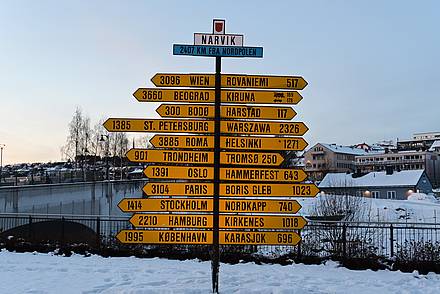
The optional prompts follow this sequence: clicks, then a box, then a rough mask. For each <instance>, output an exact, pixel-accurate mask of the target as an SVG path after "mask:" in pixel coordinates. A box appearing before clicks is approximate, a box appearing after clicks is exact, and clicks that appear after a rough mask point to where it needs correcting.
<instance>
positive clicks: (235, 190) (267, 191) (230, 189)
mask: <svg viewBox="0 0 440 294" xmlns="http://www.w3.org/2000/svg"><path fill="white" fill-rule="evenodd" d="M224 189H225V194H226V195H255V196H257V195H258V196H265V195H271V194H272V185H241V184H225V185H224ZM286 196H290V195H286Z"/></svg>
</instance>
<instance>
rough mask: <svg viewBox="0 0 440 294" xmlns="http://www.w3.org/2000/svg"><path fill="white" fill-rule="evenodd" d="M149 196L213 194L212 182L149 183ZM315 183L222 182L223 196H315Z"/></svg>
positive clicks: (221, 194) (316, 188)
mask: <svg viewBox="0 0 440 294" xmlns="http://www.w3.org/2000/svg"><path fill="white" fill-rule="evenodd" d="M143 190H144V192H145V194H146V195H147V196H205V197H207V196H212V195H214V185H213V184H212V183H162V182H160V183H148V184H146V185H145V186H144V188H143ZM318 193H319V189H318V187H317V186H316V185H315V184H253V183H247V184H240V183H238V184H236V183H227V184H226V183H222V184H220V196H222V197H248V196H249V197H315V196H316V195H317V194H318Z"/></svg>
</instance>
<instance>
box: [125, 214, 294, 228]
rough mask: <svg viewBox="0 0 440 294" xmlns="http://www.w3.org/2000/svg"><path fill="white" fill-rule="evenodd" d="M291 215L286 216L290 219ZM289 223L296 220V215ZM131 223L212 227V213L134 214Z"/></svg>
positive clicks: (136, 224) (170, 226) (153, 226)
mask: <svg viewBox="0 0 440 294" xmlns="http://www.w3.org/2000/svg"><path fill="white" fill-rule="evenodd" d="M288 218H289V217H286V219H288ZM290 218H292V220H291V221H289V220H286V223H287V222H288V223H289V224H290V223H292V224H293V222H296V224H299V221H298V220H295V219H294V218H295V217H290ZM130 223H131V224H132V225H133V226H135V227H142V228H205V229H212V215H208V214H139V213H138V214H133V216H132V217H131V218H130Z"/></svg>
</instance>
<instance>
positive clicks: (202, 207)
mask: <svg viewBox="0 0 440 294" xmlns="http://www.w3.org/2000/svg"><path fill="white" fill-rule="evenodd" d="M160 209H161V210H165V211H173V210H178V211H179V210H180V211H184V210H198V211H206V210H208V200H194V199H164V200H160Z"/></svg>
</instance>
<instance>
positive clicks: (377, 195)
mask: <svg viewBox="0 0 440 294" xmlns="http://www.w3.org/2000/svg"><path fill="white" fill-rule="evenodd" d="M371 197H372V198H380V192H379V191H371Z"/></svg>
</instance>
